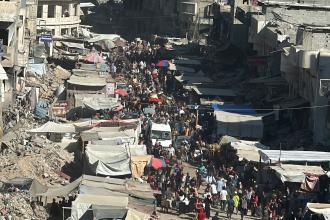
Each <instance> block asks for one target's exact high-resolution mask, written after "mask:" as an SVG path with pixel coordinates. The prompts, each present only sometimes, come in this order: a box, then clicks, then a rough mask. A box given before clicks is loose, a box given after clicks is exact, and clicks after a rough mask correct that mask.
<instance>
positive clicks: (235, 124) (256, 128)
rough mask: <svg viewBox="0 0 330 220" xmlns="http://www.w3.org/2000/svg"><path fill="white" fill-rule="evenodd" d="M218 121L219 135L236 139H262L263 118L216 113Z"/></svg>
mask: <svg viewBox="0 0 330 220" xmlns="http://www.w3.org/2000/svg"><path fill="white" fill-rule="evenodd" d="M214 114H215V118H216V121H217V134H221V135H230V136H234V137H245V138H262V137H263V128H264V126H263V122H262V117H261V116H253V115H242V114H236V113H230V112H225V111H214Z"/></svg>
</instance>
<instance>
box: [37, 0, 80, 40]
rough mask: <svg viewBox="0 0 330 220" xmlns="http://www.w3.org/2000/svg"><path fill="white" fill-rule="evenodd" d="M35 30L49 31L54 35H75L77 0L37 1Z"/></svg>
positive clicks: (77, 12) (77, 10)
mask: <svg viewBox="0 0 330 220" xmlns="http://www.w3.org/2000/svg"><path fill="white" fill-rule="evenodd" d="M37 22H38V23H37V31H38V33H39V34H41V33H43V32H47V33H51V34H52V35H53V36H55V37H60V36H64V35H69V36H70V35H71V36H77V34H78V28H79V24H80V7H79V1H76V0H64V1H61V0H59V1H48V0H42V1H38V11H37Z"/></svg>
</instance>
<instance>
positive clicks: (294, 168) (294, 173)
mask: <svg viewBox="0 0 330 220" xmlns="http://www.w3.org/2000/svg"><path fill="white" fill-rule="evenodd" d="M270 168H271V169H272V170H274V171H275V172H276V175H277V176H278V177H279V178H280V180H281V181H282V182H283V183H284V182H294V183H304V182H305V179H306V175H308V174H311V175H316V176H320V175H323V174H324V171H323V169H322V167H319V166H304V165H293V164H281V165H280V166H270Z"/></svg>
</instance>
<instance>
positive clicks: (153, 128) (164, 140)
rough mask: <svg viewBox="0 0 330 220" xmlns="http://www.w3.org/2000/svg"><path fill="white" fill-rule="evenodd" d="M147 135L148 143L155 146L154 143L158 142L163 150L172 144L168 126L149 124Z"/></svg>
mask: <svg viewBox="0 0 330 220" xmlns="http://www.w3.org/2000/svg"><path fill="white" fill-rule="evenodd" d="M148 135H149V141H150V143H151V144H152V145H155V143H156V141H157V142H160V143H161V145H162V146H163V147H165V148H166V147H169V146H170V145H171V144H172V131H171V126H170V125H169V124H158V123H154V122H151V125H150V126H149V131H148Z"/></svg>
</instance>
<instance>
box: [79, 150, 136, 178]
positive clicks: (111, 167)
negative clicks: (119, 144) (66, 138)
mask: <svg viewBox="0 0 330 220" xmlns="http://www.w3.org/2000/svg"><path fill="white" fill-rule="evenodd" d="M96 146H97V147H96ZM85 152H86V160H87V161H86V163H87V164H86V165H87V166H88V168H89V171H90V172H92V173H93V174H95V175H98V174H100V175H105V176H122V175H129V174H131V170H130V167H129V161H130V158H129V155H128V153H127V152H126V150H123V151H119V152H118V151H117V152H112V150H111V151H109V147H108V146H101V145H94V146H92V147H91V146H87V147H86V151H85Z"/></svg>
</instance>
